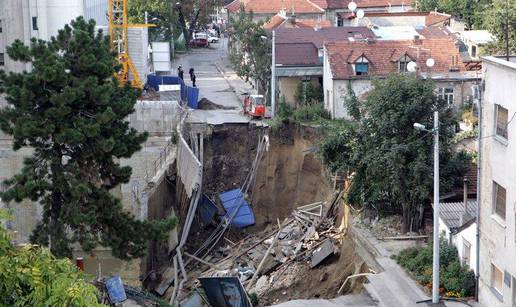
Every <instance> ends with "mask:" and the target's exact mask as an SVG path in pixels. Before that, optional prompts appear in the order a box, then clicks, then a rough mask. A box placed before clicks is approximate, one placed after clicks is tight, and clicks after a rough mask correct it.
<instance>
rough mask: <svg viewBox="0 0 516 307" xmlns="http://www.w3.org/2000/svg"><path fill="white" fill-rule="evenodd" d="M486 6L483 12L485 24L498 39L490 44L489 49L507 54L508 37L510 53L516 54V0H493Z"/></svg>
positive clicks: (490, 51) (492, 51)
mask: <svg viewBox="0 0 516 307" xmlns="http://www.w3.org/2000/svg"><path fill="white" fill-rule="evenodd" d="M485 8H486V9H485V11H484V12H483V14H482V16H483V26H484V28H485V29H486V30H489V32H490V33H491V34H493V35H494V36H495V38H496V41H495V42H494V43H493V44H491V45H490V46H488V50H487V51H488V52H489V53H494V54H500V55H505V54H506V39H508V40H509V54H510V55H511V54H512V55H513V54H516V1H514V0H493V2H492V3H491V4H490V5H489V6H485ZM506 35H507V36H506Z"/></svg>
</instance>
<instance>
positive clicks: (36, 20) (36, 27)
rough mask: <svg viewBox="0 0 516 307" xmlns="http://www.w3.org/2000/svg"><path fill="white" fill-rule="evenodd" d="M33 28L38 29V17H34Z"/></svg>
mask: <svg viewBox="0 0 516 307" xmlns="http://www.w3.org/2000/svg"><path fill="white" fill-rule="evenodd" d="M32 30H34V31H37V30H39V28H38V17H32Z"/></svg>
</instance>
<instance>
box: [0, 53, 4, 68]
mask: <svg viewBox="0 0 516 307" xmlns="http://www.w3.org/2000/svg"><path fill="white" fill-rule="evenodd" d="M4 65H5V54H4V53H0V66H4Z"/></svg>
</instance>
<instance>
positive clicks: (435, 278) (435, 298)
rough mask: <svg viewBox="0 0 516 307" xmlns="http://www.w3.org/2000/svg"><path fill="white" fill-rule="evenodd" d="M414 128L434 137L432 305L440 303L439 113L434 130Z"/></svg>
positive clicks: (435, 115) (416, 124) (435, 113)
mask: <svg viewBox="0 0 516 307" xmlns="http://www.w3.org/2000/svg"><path fill="white" fill-rule="evenodd" d="M414 128H415V129H417V130H421V131H427V132H430V133H432V134H433V135H434V246H433V252H434V253H433V266H432V303H434V304H437V303H439V112H438V111H435V112H434V129H432V130H428V129H426V127H425V125H422V124H419V123H414Z"/></svg>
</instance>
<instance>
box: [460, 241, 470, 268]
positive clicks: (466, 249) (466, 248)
mask: <svg viewBox="0 0 516 307" xmlns="http://www.w3.org/2000/svg"><path fill="white" fill-rule="evenodd" d="M470 259H471V243H469V242H468V241H467V240H466V239H464V238H462V265H467V266H469V264H470Z"/></svg>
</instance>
